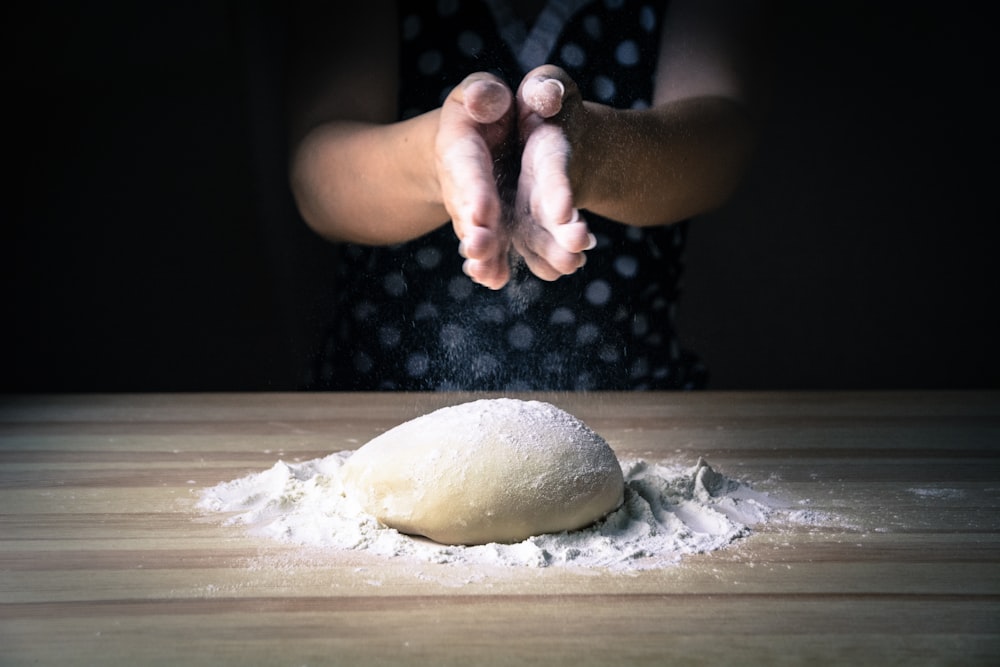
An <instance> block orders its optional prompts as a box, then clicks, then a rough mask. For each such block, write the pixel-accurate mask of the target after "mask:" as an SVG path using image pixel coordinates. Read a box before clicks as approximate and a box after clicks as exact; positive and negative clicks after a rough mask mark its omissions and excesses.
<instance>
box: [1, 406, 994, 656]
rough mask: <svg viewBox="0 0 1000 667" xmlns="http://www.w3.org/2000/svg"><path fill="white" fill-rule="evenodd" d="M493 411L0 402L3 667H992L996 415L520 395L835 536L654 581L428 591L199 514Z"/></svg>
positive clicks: (461, 578) (752, 539) (752, 544)
mask: <svg viewBox="0 0 1000 667" xmlns="http://www.w3.org/2000/svg"><path fill="white" fill-rule="evenodd" d="M483 396H486V395H482V394H476V395H468V394H391V393H386V394H324V393H316V394H297V393H288V394H204V395H202V394H176V395H150V394H141V395H77V396H5V397H0V664H4V665H6V664H103V665H110V664H142V665H155V664H169V665H177V664H185V665H197V664H213V665H218V664H227V663H232V664H282V665H306V664H310V665H312V664H335V665H336V664H344V665H368V664H400V663H406V664H414V663H423V664H434V665H459V664H461V665H467V664H487V665H488V664H498V665H501V664H502V665H512V664H546V665H554V664H572V665H590V664H594V665H618V664H621V665H626V664H627V665H637V664H651V665H653V664H655V665H662V664H667V663H668V662H678V663H679V664H706V665H729V664H737V663H738V664H741V665H752V664H768V665H780V664H803V663H805V662H815V663H817V664H829V663H841V664H846V663H850V664H879V665H886V664H906V665H915V664H962V665H969V664H984V665H985V664H992V665H995V664H1000V460H998V456H1000V393H998V392H870V393H851V392H848V393H816V392H810V393H726V392H704V393H638V394H612V393H589V394H531V395H518V396H519V397H522V398H528V397H531V398H541V399H544V400H548V401H550V402H552V403H554V404H556V405H558V406H560V407H562V408H563V409H565V410H567V411H569V412H571V413H573V414H575V415H576V416H578V417H580V418H581V419H583V420H584V421H585V422H587V423H588V424H589V425H590V426H591V427H593V428H594V429H595V430H596V431H598V432H599V433H601V434H602V435H603V436H604V437H605V439H606V440H608V442H609V443H610V444H611V445H612V447H613V448H614V449H615V451H616V452H617V453H618V454H619V455H620V456H632V457H640V458H645V459H647V460H657V461H660V460H662V461H669V462H676V463H681V464H686V465H692V464H694V463H695V462H696V461H697V459H698V457H704V458H705V459H706V460H708V461H709V462H710V463H711V465H712V466H713V467H715V468H716V469H717V470H719V471H720V472H723V473H725V474H727V475H729V476H731V477H735V478H737V479H740V480H744V481H747V482H750V483H752V484H753V485H754V487H755V488H757V489H759V490H762V491H766V492H767V493H769V494H771V495H775V496H780V497H785V498H788V499H799V500H802V501H808V504H809V507H811V508H812V509H814V510H816V511H819V512H828V513H830V514H832V515H834V516H836V517H838V522H835V525H834V526H832V527H831V526H825V527H821V526H815V525H801V526H787V525H781V526H774V525H770V524H765V525H763V526H760V527H758V528H757V529H756V530H754V531H753V532H752V533H751V535H750V536H749V537H747V538H745V539H743V540H741V541H739V542H737V543H735V544H733V545H731V546H730V547H727V548H725V549H722V550H719V551H715V552H713V553H708V554H700V555H695V556H689V557H686V558H685V559H684V560H683V561H682V562H681V563H680V564H679V565H676V566H672V567H669V568H665V569H660V570H654V571H642V572H624V573H623V572H608V571H603V570H587V571H582V572H581V571H572V570H569V569H567V568H560V567H549V568H530V567H507V568H503V567H496V568H484V567H476V568H473V567H471V566H468V565H457V564H422V565H421V566H420V567H418V568H416V569H415V568H414V564H413V563H401V562H397V561H395V560H393V559H392V558H388V557H377V556H374V555H371V554H365V553H363V552H355V551H346V552H345V551H337V550H324V549H319V548H312V549H309V548H301V547H293V546H289V545H286V544H281V543H278V542H271V541H268V540H265V539H261V538H252V537H248V536H247V535H245V534H244V533H243V532H242V531H241V530H240V529H239V528H238V527H228V526H223V525H221V523H220V521H219V520H218V517H206V516H204V515H203V514H201V513H200V512H199V511H198V510H197V509H196V508H195V502H196V499H197V491H198V490H199V489H202V488H204V487H206V486H211V485H214V484H216V483H218V482H220V481H225V480H230V479H234V478H237V477H241V476H243V475H246V474H248V473H250V472H255V471H260V470H264V469H266V468H269V467H271V466H272V465H273V464H274V463H275V461H276V460H278V459H279V458H281V459H284V460H286V461H297V460H303V461H304V460H309V459H313V458H317V457H320V456H325V455H326V454H329V453H331V452H334V451H340V450H344V449H356V448H357V447H359V446H360V445H361V444H363V443H364V442H366V441H367V440H368V439H370V438H371V437H373V436H374V435H376V434H378V433H380V432H382V431H384V430H386V429H387V428H390V427H392V426H394V425H396V424H398V423H400V422H402V421H405V420H407V419H410V418H413V417H415V416H418V415H420V414H424V413H426V412H429V411H431V410H433V409H435V408H438V407H441V406H444V405H450V404H455V403H460V402H463V401H465V400H470V399H471V398H480V397H483ZM415 573H416V576H415Z"/></svg>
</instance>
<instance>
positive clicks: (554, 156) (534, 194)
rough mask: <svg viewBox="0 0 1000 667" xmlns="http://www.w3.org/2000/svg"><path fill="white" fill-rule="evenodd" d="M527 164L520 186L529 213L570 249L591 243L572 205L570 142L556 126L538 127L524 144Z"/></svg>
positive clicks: (573, 251)
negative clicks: (528, 202)
mask: <svg viewBox="0 0 1000 667" xmlns="http://www.w3.org/2000/svg"><path fill="white" fill-rule="evenodd" d="M525 157H526V162H527V163H528V164H527V166H526V167H525V168H524V170H523V172H522V173H523V175H524V176H525V178H524V179H523V180H522V187H523V188H524V190H525V191H528V192H530V199H529V201H530V212H531V217H532V218H534V220H535V221H536V222H537V223H538V224H539V225H541V226H542V227H543V228H545V229H547V230H549V232H550V233H551V234H552V236H553V237H554V238H555V240H556V243H557V244H558V245H559V246H560V247H561V248H562V249H563V250H566V251H568V252H571V253H579V252H583V251H584V250H588V249H590V248H591V247H592V246H593V242H594V239H593V236H592V235H591V234H590V230H589V228H588V227H587V223H586V221H584V220H582V219H581V218H580V212H579V210H577V209H576V208H575V207H574V206H573V193H572V189H571V184H570V181H569V176H568V174H567V164H568V162H569V142H567V141H566V138H565V136H564V135H563V134H562V131H561V130H560V129H559V128H557V127H555V126H544V127H540V128H539V129H538V130H537V131H536V132H535V134H534V135H532V137H531V138H530V139H529V141H528V144H527V145H526V146H525Z"/></svg>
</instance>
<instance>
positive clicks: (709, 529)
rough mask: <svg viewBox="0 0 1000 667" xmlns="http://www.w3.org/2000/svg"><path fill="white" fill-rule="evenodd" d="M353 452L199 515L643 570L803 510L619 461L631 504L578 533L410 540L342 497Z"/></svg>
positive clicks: (457, 550)
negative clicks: (450, 541)
mask: <svg viewBox="0 0 1000 667" xmlns="http://www.w3.org/2000/svg"><path fill="white" fill-rule="evenodd" d="M352 453H353V452H350V451H345V452H338V453H335V454H331V455H329V456H326V457H323V458H319V459H315V460H312V461H306V462H302V463H294V464H289V463H285V462H283V461H278V462H277V463H275V465H274V466H273V467H272V468H270V469H269V470H265V471H263V472H260V473H255V474H251V475H247V476H246V477H242V478H240V479H236V480H233V481H230V482H224V483H221V484H218V485H217V486H214V487H211V488H207V489H205V490H203V491H202V492H201V496H200V499H199V502H198V507H199V508H200V509H203V510H206V511H209V512H221V513H226V518H225V520H224V521H225V523H226V524H227V525H240V526H244V527H246V529H247V531H248V532H249V533H250V534H252V535H255V536H263V537H268V538H273V539H275V540H279V541H282V542H286V543H291V544H298V545H303V546H313V547H329V548H335V549H344V550H347V549H350V550H363V551H366V552H369V553H372V554H378V555H381V556H385V557H392V558H408V559H415V560H418V561H423V562H428V563H456V564H457V563H461V564H473V565H476V564H480V565H507V566H526V567H553V566H571V567H591V568H605V569H611V570H646V569H655V568H662V567H666V566H670V565H674V564H676V563H678V562H679V561H680V560H681V559H682V558H683V557H684V556H686V555H690V554H695V553H705V552H709V551H714V550H716V549H720V548H722V547H724V546H726V545H728V544H731V543H732V542H734V541H735V540H738V539H740V538H742V537H744V536H746V535H748V534H749V532H750V531H751V529H752V527H754V526H758V525H760V524H763V523H766V522H768V521H772V520H777V519H779V518H780V519H784V520H790V521H792V522H796V521H797V520H798V519H801V518H802V513H801V512H796V511H794V510H792V511H789V510H788V509H787V508H783V507H781V506H780V505H781V504H780V503H776V502H772V501H771V500H770V498H769V497H768V496H767V495H765V494H763V493H759V492H756V491H754V490H753V489H752V488H751V487H750V486H749V485H747V484H745V483H742V482H739V481H736V480H733V479H730V478H728V477H726V476H724V475H722V474H720V473H718V472H716V471H715V470H714V469H713V468H712V467H711V466H709V465H708V463H706V462H705V461H703V460H699V461H698V462H697V464H696V465H694V466H682V465H676V464H668V463H662V462H661V463H654V462H647V461H645V460H642V459H627V458H626V459H620V463H621V466H622V472H623V473H624V478H625V500H624V503H623V504H622V505H621V506H620V507H619V508H618V509H617V510H615V511H614V512H612V513H611V514H609V515H608V516H606V517H605V518H603V519H601V520H600V521H598V522H597V523H595V524H592V525H591V526H589V527H587V528H583V529H580V530H575V531H570V532H562V533H555V534H546V535H539V536H535V537H530V538H528V539H526V540H524V541H522V542H518V543H516V544H496V543H492V544H485V545H478V546H447V545H442V544H437V543H434V542H431V541H429V540H426V539H422V538H414V537H411V536H408V535H403V534H401V533H399V532H397V531H396V530H393V529H391V528H386V527H385V526H383V525H381V524H379V523H378V521H376V520H375V519H374V518H373V517H371V516H369V515H366V514H365V513H364V512H362V511H361V510H360V508H359V507H358V506H357V505H356V504H354V503H353V502H352V501H351V500H350V499H349V498H347V497H346V496H345V495H344V494H343V492H342V484H341V479H340V469H341V467H342V466H343V464H344V462H345V461H346V460H347V459H348V458H349V457H350V456H351V454H352Z"/></svg>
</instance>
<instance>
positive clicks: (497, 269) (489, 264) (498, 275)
mask: <svg viewBox="0 0 1000 667" xmlns="http://www.w3.org/2000/svg"><path fill="white" fill-rule="evenodd" d="M462 271H463V272H465V275H467V276H469V278H471V279H472V280H473V281H474V282H476V283H479V284H480V285H482V286H484V287H488V288H489V289H493V290H498V289H500V288H502V287H503V286H504V285H506V284H507V282H508V281H509V280H510V267H509V266H508V264H507V259H506V257H503V258H499V257H494V258H492V259H488V260H478V259H467V260H465V262H464V263H463V264H462Z"/></svg>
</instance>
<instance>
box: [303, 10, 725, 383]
mask: <svg viewBox="0 0 1000 667" xmlns="http://www.w3.org/2000/svg"><path fill="white" fill-rule="evenodd" d="M400 14H401V15H400V26H399V29H400V39H401V43H402V45H403V52H402V57H401V62H400V67H401V77H400V80H401V88H400V103H401V104H400V114H401V117H404V118H405V117H410V116H413V115H416V114H419V113H422V112H424V111H426V110H429V109H433V108H435V107H437V106H440V104H441V102H442V101H443V100H444V98H445V97H447V95H448V93H449V92H450V90H451V88H452V87H453V86H454V85H456V84H457V83H458V82H460V81H461V80H462V79H463V78H464V77H465V76H466V75H468V74H470V73H472V72H475V71H491V72H494V73H496V74H497V75H499V76H500V77H502V78H503V79H505V80H506V81H507V82H508V83H509V84H510V86H511V87H512V89H513V88H516V86H517V84H518V83H519V82H520V80H521V78H522V77H523V75H524V74H525V73H526V72H527V71H529V70H530V69H532V68H534V67H536V66H538V65H540V64H545V63H553V64H556V65H559V66H560V67H563V68H564V69H566V70H567V71H568V72H569V74H570V75H571V76H572V77H573V78H574V80H575V81H576V82H577V84H578V85H579V86H580V88H581V90H582V91H583V94H584V97H585V98H586V99H591V100H595V101H599V102H603V103H605V104H608V105H611V106H615V107H619V108H643V107H648V105H649V103H650V100H651V99H652V86H653V71H654V66H655V60H656V55H657V51H658V42H659V35H660V21H661V17H662V7H660V6H658V5H657V4H654V3H653V0H639V1H638V2H633V1H630V0H594V1H592V2H587V1H581V0H550V2H549V3H548V4H547V6H546V7H545V9H544V10H543V11H542V13H541V14H540V15H539V16H538V18H537V19H536V21H535V24H534V26H532V27H531V28H530V29H529V28H527V27H526V26H525V25H524V24H523V23H521V22H519V21H518V20H516V19H515V17H514V15H513V14H512V12H511V11H510V10H509V8H508V7H507V5H506V2H505V1H504V0H490V1H487V2H463V1H460V0H438V1H437V2H407V3H401V12H400ZM584 215H585V217H586V219H587V221H588V223H589V225H590V228H591V231H592V232H594V234H595V236H596V237H597V247H596V248H594V249H593V250H591V251H589V252H588V253H587V264H586V265H585V266H584V267H583V268H582V269H580V270H579V271H577V272H576V273H575V274H573V275H572V276H567V277H563V278H560V279H559V280H557V281H555V282H551V283H550V282H545V281H541V280H539V279H537V278H535V277H534V276H532V275H531V273H530V272H529V271H528V270H527V268H526V267H524V265H523V263H517V262H515V264H514V267H513V277H512V279H511V281H510V283H509V284H508V285H507V286H506V287H505V288H503V289H502V290H499V291H492V290H489V289H487V288H485V287H482V286H479V285H477V284H475V283H473V282H472V281H471V280H470V279H469V278H468V277H467V276H466V275H465V274H464V273H463V272H462V261H463V260H462V258H461V257H460V256H459V255H458V252H457V248H458V240H457V238H456V237H455V233H454V231H453V229H452V227H451V225H450V224H446V225H444V226H443V227H441V228H439V229H438V230H436V231H434V232H432V233H430V234H427V235H426V236H424V237H422V238H419V239H416V240H414V241H411V242H409V243H405V244H400V245H395V246H389V247H374V248H372V247H363V246H358V245H351V244H344V245H341V246H338V250H339V253H340V258H339V260H340V261H339V265H338V281H339V282H338V285H337V293H338V296H337V298H336V303H334V304H333V308H332V321H331V325H330V329H329V332H328V336H327V338H326V344H325V346H324V348H323V350H322V351H321V353H320V354H319V355H318V358H317V360H316V363H315V366H314V367H313V368H311V369H310V373H309V377H308V379H307V385H308V387H309V388H314V389H328V390H355V391H363V390H382V389H385V390H414V391H419V390H492V391H503V390H506V391H519V390H638V389H691V388H699V387H701V386H703V384H704V381H705V371H704V368H703V367H702V365H701V364H700V362H699V361H698V360H697V358H695V357H694V356H693V355H691V354H690V353H688V352H686V351H684V350H682V349H681V347H680V345H679V342H678V338H677V335H676V331H675V324H674V319H675V314H676V303H677V298H678V289H677V283H678V279H679V277H680V272H681V254H682V250H683V246H684V237H685V232H686V226H685V225H684V224H679V225H672V226H669V227H659V228H647V229H640V228H635V227H629V226H626V225H622V224H619V223H616V222H612V221H609V220H605V219H603V218H600V217H598V216H595V215H593V214H590V213H587V212H584Z"/></svg>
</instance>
